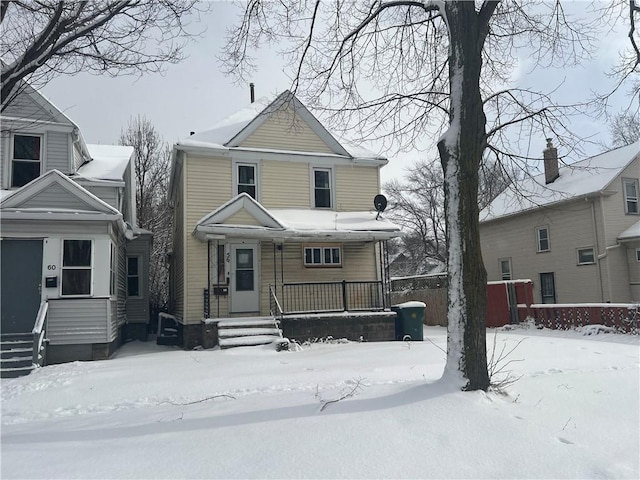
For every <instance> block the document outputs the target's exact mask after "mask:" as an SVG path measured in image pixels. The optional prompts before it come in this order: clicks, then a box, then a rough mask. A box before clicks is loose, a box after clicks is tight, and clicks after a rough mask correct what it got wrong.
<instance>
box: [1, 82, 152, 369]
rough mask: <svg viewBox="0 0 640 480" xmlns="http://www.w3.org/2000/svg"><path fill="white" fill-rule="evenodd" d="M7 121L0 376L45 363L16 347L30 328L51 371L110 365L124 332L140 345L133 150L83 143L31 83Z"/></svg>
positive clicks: (143, 302)
mask: <svg viewBox="0 0 640 480" xmlns="http://www.w3.org/2000/svg"><path fill="white" fill-rule="evenodd" d="M1 118H2V135H1V142H2V143H1V145H0V167H1V172H2V177H1V182H2V189H1V190H0V195H1V200H0V218H1V228H2V240H1V242H0V243H1V246H2V252H1V254H2V257H1V261H2V278H1V281H2V284H1V290H2V304H1V309H2V311H1V321H2V324H1V326H2V341H3V343H7V345H5V347H6V348H9V346H10V345H11V344H13V345H14V346H15V347H16V348H14V349H13V350H15V351H14V352H13V353H15V355H13V353H12V352H5V351H4V350H3V364H2V368H3V375H4V374H5V373H6V375H10V373H11V369H12V368H14V369H16V370H15V371H16V372H18V373H23V371H24V368H23V367H26V369H27V370H28V368H30V366H31V362H32V361H33V363H41V362H42V360H38V358H32V357H30V356H29V355H30V353H29V351H28V350H29V349H28V348H19V347H20V346H21V345H22V347H24V346H25V345H24V344H20V343H19V341H25V340H26V341H27V342H29V336H32V332H33V331H34V327H37V328H36V329H39V331H40V333H42V337H41V341H43V340H44V344H45V345H48V347H47V348H46V361H47V363H59V362H65V361H72V360H95V359H104V358H107V357H108V356H109V355H110V354H111V353H112V352H113V351H114V350H115V349H116V348H117V347H118V345H119V344H120V341H121V338H122V333H123V332H122V330H123V328H125V327H126V329H127V332H126V335H127V336H129V337H132V338H144V337H145V336H146V329H147V324H148V321H149V305H148V300H149V299H148V283H147V279H148V268H149V251H150V243H151V233H150V232H147V231H142V230H140V229H139V228H137V226H136V216H135V175H134V164H133V162H134V158H133V156H134V151H133V147H126V146H106V145H89V144H87V143H85V141H84V139H83V137H82V134H81V132H80V129H79V128H78V126H77V125H76V124H75V123H74V122H73V121H71V119H69V118H68V117H67V116H66V115H65V114H64V113H63V112H61V111H60V110H59V109H58V108H56V107H55V106H54V105H53V104H52V103H51V102H50V101H48V100H47V99H46V98H45V97H44V96H43V95H42V94H41V93H39V92H38V91H36V90H35V89H33V88H32V87H30V86H29V85H24V86H23V89H22V90H21V93H20V94H19V95H18V96H17V97H16V98H15V99H14V100H13V101H12V102H11V103H10V104H9V105H8V106H7V107H6V108H5V110H4V111H3V112H2V117H1ZM3 348H4V347H3ZM38 350H40V348H38ZM42 354H43V353H42V352H40V353H36V355H39V356H42ZM20 355H23V356H25V357H28V358H23V359H22V360H19V359H18V358H17V357H19V356H20ZM5 357H6V358H5ZM12 362H13V363H12ZM21 369H22V370H21Z"/></svg>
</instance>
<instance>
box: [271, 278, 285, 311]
mask: <svg viewBox="0 0 640 480" xmlns="http://www.w3.org/2000/svg"><path fill="white" fill-rule="evenodd" d="M269 313H271V315H272V316H274V317H276V318H278V319H281V318H282V315H283V313H284V312H283V311H282V306H280V302H279V301H278V297H277V296H276V292H275V289H274V287H273V285H269Z"/></svg>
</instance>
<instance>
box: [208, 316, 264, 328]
mask: <svg viewBox="0 0 640 480" xmlns="http://www.w3.org/2000/svg"><path fill="white" fill-rule="evenodd" d="M275 323H276V320H275V318H273V317H240V318H221V319H220V320H218V328H219V329H221V328H245V327H265V326H274V325H275Z"/></svg>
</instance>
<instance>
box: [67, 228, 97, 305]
mask: <svg viewBox="0 0 640 480" xmlns="http://www.w3.org/2000/svg"><path fill="white" fill-rule="evenodd" d="M62 250H63V251H62V295H70V296H71V295H91V283H92V282H91V275H92V270H93V269H92V263H91V262H92V259H93V254H92V253H93V252H92V250H93V242H92V241H91V240H64V242H63V247H62Z"/></svg>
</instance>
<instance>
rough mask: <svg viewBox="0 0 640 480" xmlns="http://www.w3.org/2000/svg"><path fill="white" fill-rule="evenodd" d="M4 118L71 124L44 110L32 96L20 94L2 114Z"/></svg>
mask: <svg viewBox="0 0 640 480" xmlns="http://www.w3.org/2000/svg"><path fill="white" fill-rule="evenodd" d="M2 115H3V116H7V117H15V118H25V119H30V120H39V121H47V122H55V121H61V122H63V123H67V124H68V123H69V122H68V120H66V119H64V118H56V116H55V115H53V113H52V112H50V111H48V110H45V109H44V108H42V107H41V106H40V105H39V104H38V103H37V102H36V101H35V100H34V99H33V98H32V97H31V94H29V93H25V92H22V93H20V94H19V95H18V96H17V97H16V98H15V99H14V100H13V101H12V102H11V103H10V104H9V105H7V107H6V108H5V109H4V111H3V112H2Z"/></svg>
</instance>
